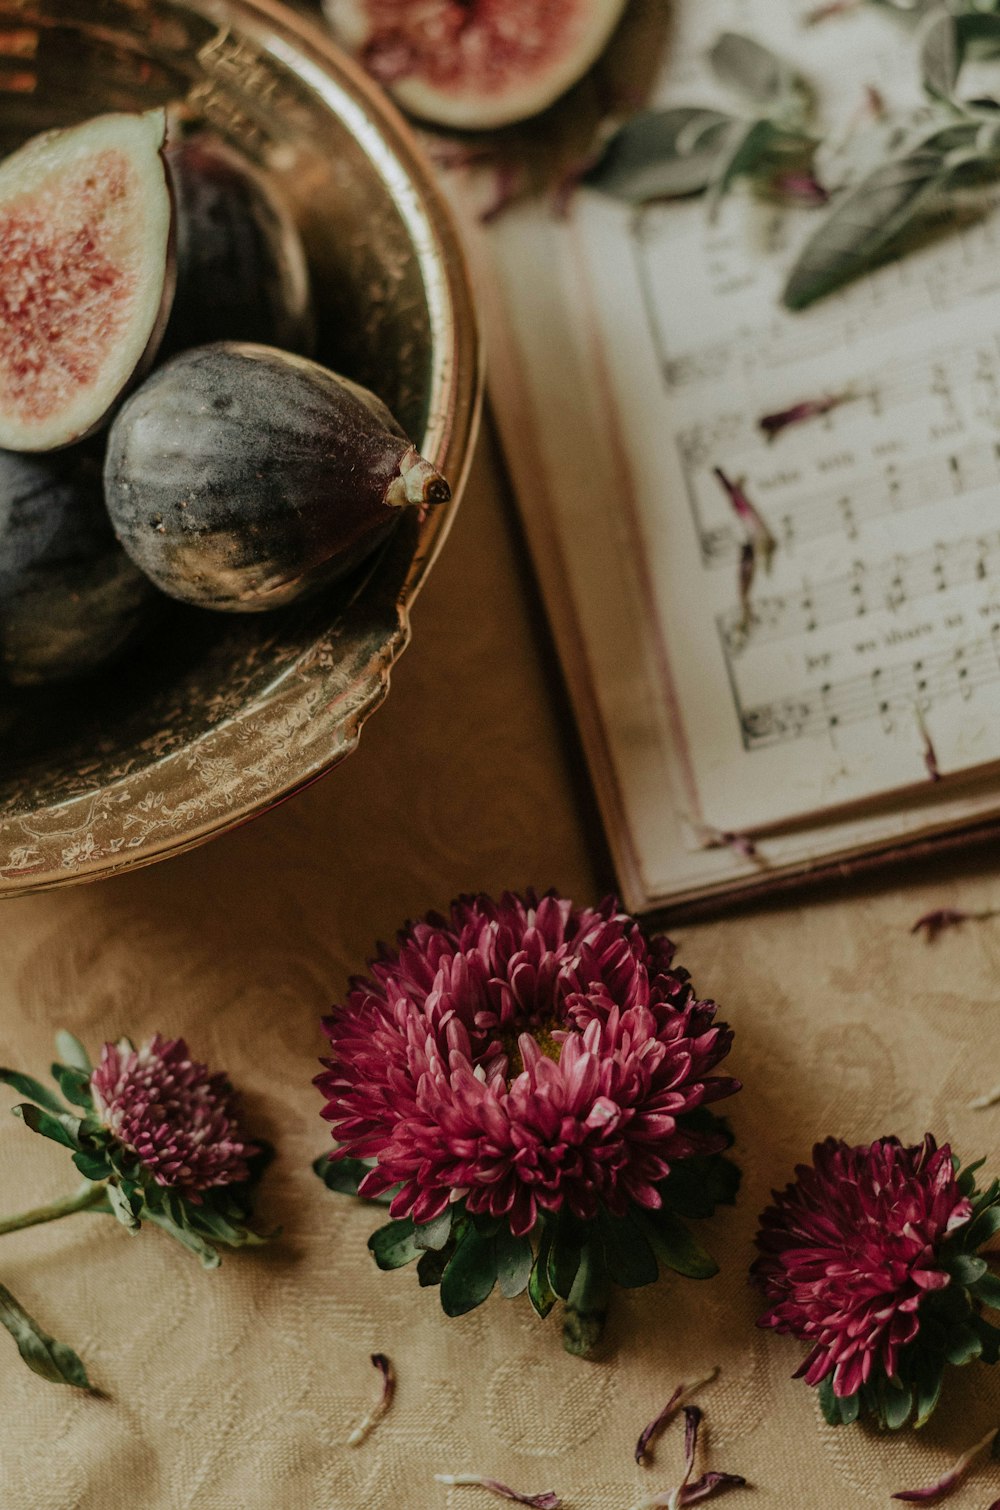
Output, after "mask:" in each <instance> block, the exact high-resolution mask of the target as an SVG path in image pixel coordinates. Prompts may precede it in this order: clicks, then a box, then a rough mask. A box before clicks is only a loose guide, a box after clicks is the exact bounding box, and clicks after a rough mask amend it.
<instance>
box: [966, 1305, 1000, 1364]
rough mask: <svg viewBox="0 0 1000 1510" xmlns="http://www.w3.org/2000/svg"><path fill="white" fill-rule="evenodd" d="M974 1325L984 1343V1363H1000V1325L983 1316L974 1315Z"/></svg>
mask: <svg viewBox="0 0 1000 1510" xmlns="http://www.w3.org/2000/svg"><path fill="white" fill-rule="evenodd" d="M972 1325H973V1326H974V1327H975V1329H976V1331H977V1332H978V1333H979V1340H980V1341H981V1342H982V1344H983V1351H982V1360H983V1362H984V1363H990V1364H995V1363H1000V1327H995V1326H993V1324H992V1323H991V1322H989V1321H984V1320H983V1318H982V1317H981V1316H974V1317H973V1319H972Z"/></svg>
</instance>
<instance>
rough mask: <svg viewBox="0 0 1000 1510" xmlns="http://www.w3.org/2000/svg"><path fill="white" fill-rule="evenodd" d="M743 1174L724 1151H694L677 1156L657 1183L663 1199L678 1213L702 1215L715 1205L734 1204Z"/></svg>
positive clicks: (697, 1216) (666, 1204)
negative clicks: (662, 1179) (661, 1181)
mask: <svg viewBox="0 0 1000 1510" xmlns="http://www.w3.org/2000/svg"><path fill="white" fill-rule="evenodd" d="M741 1178H742V1174H741V1171H740V1168H739V1165H738V1164H734V1163H733V1161H732V1159H727V1158H726V1157H725V1155H724V1154H718V1153H715V1154H695V1155H693V1156H692V1157H691V1158H689V1159H680V1160H678V1162H677V1163H676V1164H674V1165H673V1167H672V1168H671V1170H670V1173H669V1174H668V1176H667V1178H666V1179H665V1180H664V1181H663V1183H662V1184H661V1185H660V1186H659V1191H660V1195H661V1196H662V1197H663V1203H664V1205H665V1206H667V1207H669V1209H670V1210H671V1211H675V1212H676V1213H677V1215H678V1216H682V1217H692V1218H696V1219H703V1218H705V1217H709V1216H711V1215H712V1214H713V1213H714V1211H715V1209H716V1207H717V1206H733V1205H735V1203H736V1195H737V1192H738V1190H739V1188H740V1180H741Z"/></svg>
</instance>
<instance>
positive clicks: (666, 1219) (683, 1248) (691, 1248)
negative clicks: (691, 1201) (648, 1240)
mask: <svg viewBox="0 0 1000 1510" xmlns="http://www.w3.org/2000/svg"><path fill="white" fill-rule="evenodd" d="M643 1215H644V1219H645V1221H646V1222H647V1223H648V1225H649V1227H650V1229H651V1230H652V1232H653V1236H654V1241H655V1243H656V1248H657V1251H658V1252H659V1254H660V1257H661V1258H662V1259H663V1261H664V1263H665V1264H666V1265H667V1267H668V1268H670V1269H673V1270H674V1271H675V1272H676V1273H678V1274H684V1275H686V1276H687V1278H688V1279H711V1278H712V1276H713V1275H715V1274H718V1272H719V1266H718V1264H717V1263H716V1261H715V1259H714V1258H713V1257H712V1255H711V1254H710V1253H709V1252H708V1251H707V1249H705V1248H703V1247H702V1246H701V1244H700V1243H699V1242H697V1241H696V1240H695V1238H693V1237H692V1236H691V1233H690V1232H689V1231H688V1229H687V1227H685V1225H684V1223H683V1222H681V1221H678V1219H677V1217H676V1216H674V1214H673V1212H672V1211H665V1210H663V1208H662V1207H661V1208H660V1210H659V1211H647V1212H644V1213H643Z"/></svg>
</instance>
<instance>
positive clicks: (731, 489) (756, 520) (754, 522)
mask: <svg viewBox="0 0 1000 1510" xmlns="http://www.w3.org/2000/svg"><path fill="white" fill-rule="evenodd" d="M712 474H713V476H714V477H715V479H716V481H717V482H718V484H719V486H720V487H721V488H722V489H723V491H724V492H725V494H726V496H727V497H728V499H729V502H730V504H731V505H732V509H733V513H734V514H735V515H736V517H737V519H739V520H741V521H742V523H743V524H745V525H746V526H747V528H748V529H749V530H750V534H751V539H752V540H753V541H754V543H755V545H756V547H757V549H758V550H759V551H760V554H761V557H762V559H763V562H764V570H765V571H768V570H769V569H770V566H771V557H772V556H773V555H774V552H775V550H776V549H777V544H778V542H777V541H776V540H775V538H774V536H773V535H772V533H771V531H770V529H769V528H768V526H767V525H766V524H765V522H764V520H763V518H762V517H761V515H760V512H759V510H758V509H757V507H756V506H755V505H754V504H753V503H751V501H750V499H749V498H748V497H747V494H746V489H745V488H744V486H743V484H742V483H741V482H733V481H732V479H731V478H729V477H727V476H726V473H725V472H724V471H723V470H722V468H721V467H713V468H712Z"/></svg>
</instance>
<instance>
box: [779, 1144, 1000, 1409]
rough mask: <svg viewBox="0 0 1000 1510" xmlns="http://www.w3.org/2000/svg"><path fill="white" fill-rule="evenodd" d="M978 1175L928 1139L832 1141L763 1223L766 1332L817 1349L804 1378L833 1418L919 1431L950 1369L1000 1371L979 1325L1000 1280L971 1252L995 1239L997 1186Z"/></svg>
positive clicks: (990, 1338)
mask: <svg viewBox="0 0 1000 1510" xmlns="http://www.w3.org/2000/svg"><path fill="white" fill-rule="evenodd" d="M978 1167H979V1166H978V1165H977V1166H973V1167H971V1168H970V1169H968V1170H966V1171H965V1173H964V1174H960V1173H959V1166H958V1164H957V1161H955V1160H953V1158H952V1154H951V1150H950V1148H949V1147H948V1146H947V1145H944V1146H943V1147H941V1148H938V1146H937V1144H936V1142H935V1141H934V1139H933V1137H932V1136H931V1135H930V1133H928V1134H927V1135H926V1137H925V1138H924V1140H923V1142H922V1143H919V1144H917V1145H916V1146H914V1147H906V1146H904V1145H903V1144H902V1143H900V1141H899V1139H898V1138H880V1139H879V1140H878V1141H876V1142H875V1143H873V1144H872V1145H871V1146H870V1147H856V1148H851V1147H848V1145H847V1144H846V1143H842V1142H840V1141H838V1140H837V1139H835V1138H828V1139H827V1140H826V1142H825V1143H818V1144H817V1145H816V1147H815V1148H814V1150H813V1163H812V1165H799V1166H798V1168H797V1169H796V1171H795V1173H796V1178H795V1180H794V1181H793V1182H792V1184H790V1185H788V1186H787V1187H786V1189H785V1190H784V1191H782V1192H780V1193H779V1192H775V1194H774V1201H775V1204H774V1205H773V1206H771V1207H769V1208H768V1209H767V1210H766V1211H765V1212H764V1213H763V1214H762V1216H761V1219H760V1231H759V1232H758V1234H757V1246H758V1248H759V1249H760V1257H759V1258H758V1259H757V1260H756V1262H755V1263H754V1265H753V1268H752V1270H751V1273H752V1277H753V1279H754V1281H755V1283H756V1284H757V1285H758V1286H759V1287H760V1289H761V1290H763V1292H764V1294H765V1296H766V1297H767V1299H768V1301H769V1302H770V1307H769V1309H768V1310H767V1311H766V1312H765V1314H764V1315H763V1316H762V1317H761V1318H760V1323H759V1324H760V1325H761V1326H764V1327H772V1328H773V1329H774V1330H775V1331H778V1332H784V1333H789V1334H791V1335H792V1336H794V1337H798V1338H800V1339H801V1340H802V1341H804V1342H808V1343H809V1344H810V1345H811V1350H810V1352H809V1354H808V1355H807V1357H806V1358H805V1360H804V1362H803V1363H802V1366H801V1367H800V1368H799V1370H798V1372H797V1375H796V1377H801V1376H804V1377H805V1380H806V1382H807V1383H808V1384H813V1385H821V1386H822V1387H823V1396H824V1409H825V1410H826V1411H827V1414H828V1417H829V1418H830V1419H833V1420H837V1421H839V1420H853V1419H855V1418H856V1416H857V1415H858V1414H859V1413H861V1412H865V1413H867V1412H873V1413H874V1414H876V1415H877V1416H878V1417H879V1418H880V1419H881V1420H882V1422H883V1424H886V1425H889V1426H901V1425H903V1424H904V1423H905V1422H906V1421H907V1420H908V1419H909V1418H910V1415H911V1412H912V1411H914V1410H915V1412H916V1417H917V1424H922V1422H923V1421H924V1420H926V1418H927V1416H928V1415H929V1414H930V1412H931V1410H933V1408H934V1406H935V1405H936V1404H937V1398H938V1394H939V1392H940V1386H941V1376H942V1372H943V1369H944V1365H945V1363H946V1362H952V1363H966V1362H969V1361H971V1360H972V1359H973V1358H975V1357H979V1356H983V1357H984V1358H987V1359H988V1361H992V1362H995V1361H996V1357H995V1354H996V1350H997V1342H998V1340H1000V1332H997V1331H996V1329H995V1328H993V1327H991V1326H990V1325H989V1324H988V1323H986V1322H984V1321H983V1320H982V1318H981V1316H980V1315H979V1312H980V1310H981V1309H982V1305H983V1303H984V1302H985V1303H986V1304H989V1303H991V1294H992V1288H991V1287H993V1286H995V1285H996V1281H995V1280H994V1279H993V1277H992V1276H991V1275H990V1274H989V1271H988V1266H987V1264H986V1261H985V1260H984V1259H982V1258H978V1257H976V1256H975V1249H976V1248H977V1247H979V1246H981V1245H982V1244H983V1243H984V1242H985V1241H987V1240H988V1239H989V1237H991V1236H992V1235H993V1233H994V1232H995V1231H996V1230H997V1229H998V1228H1000V1182H994V1184H993V1185H992V1186H990V1188H989V1189H988V1190H986V1191H985V1192H979V1191H977V1190H976V1188H975V1180H974V1174H975V1169H976V1168H978Z"/></svg>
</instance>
